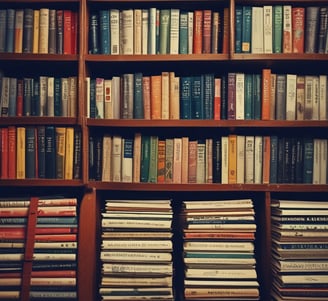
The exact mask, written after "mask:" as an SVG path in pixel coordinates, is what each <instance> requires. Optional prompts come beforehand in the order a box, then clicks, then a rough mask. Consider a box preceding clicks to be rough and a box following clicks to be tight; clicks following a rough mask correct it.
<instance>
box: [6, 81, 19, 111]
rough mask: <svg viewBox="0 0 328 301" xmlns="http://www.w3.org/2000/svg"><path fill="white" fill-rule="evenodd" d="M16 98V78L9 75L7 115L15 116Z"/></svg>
mask: <svg viewBox="0 0 328 301" xmlns="http://www.w3.org/2000/svg"><path fill="white" fill-rule="evenodd" d="M16 99H17V78H16V77H10V79H9V105H8V116H11V117H13V116H16V107H17V106H16Z"/></svg>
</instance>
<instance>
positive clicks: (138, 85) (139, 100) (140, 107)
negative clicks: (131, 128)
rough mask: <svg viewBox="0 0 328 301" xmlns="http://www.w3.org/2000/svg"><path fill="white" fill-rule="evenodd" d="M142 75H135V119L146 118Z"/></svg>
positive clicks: (139, 73)
mask: <svg viewBox="0 0 328 301" xmlns="http://www.w3.org/2000/svg"><path fill="white" fill-rule="evenodd" d="M142 88H143V87H142V73H141V72H137V73H135V74H134V89H133V92H134V97H133V106H134V108H133V118H134V119H143V118H144V104H143V89H142Z"/></svg>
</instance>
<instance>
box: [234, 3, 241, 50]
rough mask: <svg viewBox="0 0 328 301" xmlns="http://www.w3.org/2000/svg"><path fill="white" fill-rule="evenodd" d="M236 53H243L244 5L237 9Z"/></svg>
mask: <svg viewBox="0 0 328 301" xmlns="http://www.w3.org/2000/svg"><path fill="white" fill-rule="evenodd" d="M235 11H236V12H235V53H241V32H242V30H243V7H242V6H239V5H237V6H236V9H235Z"/></svg>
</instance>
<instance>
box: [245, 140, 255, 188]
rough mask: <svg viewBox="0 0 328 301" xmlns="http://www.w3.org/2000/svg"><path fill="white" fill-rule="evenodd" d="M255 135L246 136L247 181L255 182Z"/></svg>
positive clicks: (249, 182) (247, 182)
mask: <svg viewBox="0 0 328 301" xmlns="http://www.w3.org/2000/svg"><path fill="white" fill-rule="evenodd" d="M254 140H255V138H254V136H246V137H245V183H246V184H253V183H254Z"/></svg>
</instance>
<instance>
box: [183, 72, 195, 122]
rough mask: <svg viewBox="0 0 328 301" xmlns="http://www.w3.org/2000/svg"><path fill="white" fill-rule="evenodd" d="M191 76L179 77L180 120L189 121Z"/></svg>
mask: <svg viewBox="0 0 328 301" xmlns="http://www.w3.org/2000/svg"><path fill="white" fill-rule="evenodd" d="M191 78H192V77H191V76H181V77H180V118H181V119H191Z"/></svg>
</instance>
